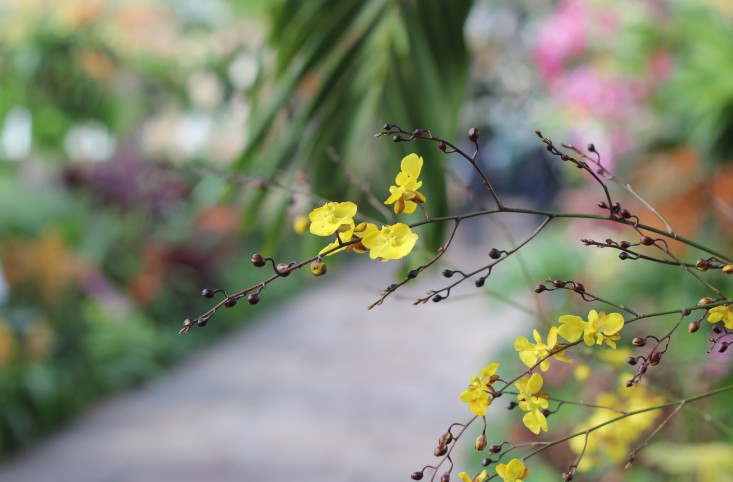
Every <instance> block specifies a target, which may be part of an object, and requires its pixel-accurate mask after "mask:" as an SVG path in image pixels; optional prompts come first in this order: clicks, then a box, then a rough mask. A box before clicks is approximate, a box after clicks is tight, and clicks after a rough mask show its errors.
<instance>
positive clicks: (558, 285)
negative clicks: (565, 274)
mask: <svg viewBox="0 0 733 482" xmlns="http://www.w3.org/2000/svg"><path fill="white" fill-rule="evenodd" d="M565 284H566V283H565V282H564V281H560V280H559V279H556V280H554V281H553V282H552V286H554V287H555V288H564V287H565Z"/></svg>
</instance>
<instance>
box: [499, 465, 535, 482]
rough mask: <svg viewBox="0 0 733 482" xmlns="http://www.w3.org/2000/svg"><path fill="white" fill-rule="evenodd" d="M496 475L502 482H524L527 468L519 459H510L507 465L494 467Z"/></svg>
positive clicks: (527, 475) (527, 473)
mask: <svg viewBox="0 0 733 482" xmlns="http://www.w3.org/2000/svg"><path fill="white" fill-rule="evenodd" d="M496 473H497V474H498V475H499V477H501V478H502V479H504V482H524V481H525V480H527V477H529V468H528V467H525V466H524V462H522V461H521V460H519V459H512V460H510V461H509V463H508V464H499V465H497V466H496Z"/></svg>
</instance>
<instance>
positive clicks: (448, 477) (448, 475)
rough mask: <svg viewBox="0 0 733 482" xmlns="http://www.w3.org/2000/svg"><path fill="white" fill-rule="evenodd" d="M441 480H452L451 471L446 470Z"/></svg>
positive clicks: (446, 481) (448, 481) (444, 481)
mask: <svg viewBox="0 0 733 482" xmlns="http://www.w3.org/2000/svg"><path fill="white" fill-rule="evenodd" d="M440 482H450V472H446V473H444V474H443V475H441V476H440Z"/></svg>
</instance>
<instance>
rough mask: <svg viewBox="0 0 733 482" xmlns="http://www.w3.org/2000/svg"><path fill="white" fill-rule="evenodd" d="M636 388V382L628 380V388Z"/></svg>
mask: <svg viewBox="0 0 733 482" xmlns="http://www.w3.org/2000/svg"><path fill="white" fill-rule="evenodd" d="M633 386H634V380H626V388H631V387H633Z"/></svg>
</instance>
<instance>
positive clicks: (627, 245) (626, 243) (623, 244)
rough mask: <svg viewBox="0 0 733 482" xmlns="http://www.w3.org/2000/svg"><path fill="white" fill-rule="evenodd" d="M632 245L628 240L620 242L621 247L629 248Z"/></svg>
mask: <svg viewBox="0 0 733 482" xmlns="http://www.w3.org/2000/svg"><path fill="white" fill-rule="evenodd" d="M630 246H631V243H629V242H628V241H621V242H620V243H618V247H619V248H621V249H628V248H629V247H630Z"/></svg>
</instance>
